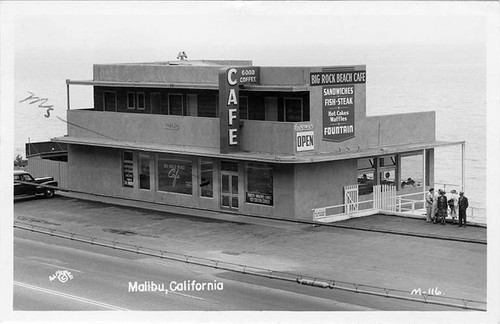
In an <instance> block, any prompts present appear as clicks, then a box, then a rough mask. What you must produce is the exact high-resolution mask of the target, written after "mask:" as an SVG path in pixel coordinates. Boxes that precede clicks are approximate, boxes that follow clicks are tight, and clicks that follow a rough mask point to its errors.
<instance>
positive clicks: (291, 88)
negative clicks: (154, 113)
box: [66, 79, 309, 92]
mask: <svg viewBox="0 0 500 324" xmlns="http://www.w3.org/2000/svg"><path fill="white" fill-rule="evenodd" d="M66 84H67V85H88V86H102V87H125V88H169V89H200V90H219V85H218V84H213V83H179V82H131V81H93V80H70V79H66ZM240 89H241V90H248V91H280V92H300V91H307V90H308V89H309V86H308V85H305V84H297V85H244V86H241V87H240Z"/></svg>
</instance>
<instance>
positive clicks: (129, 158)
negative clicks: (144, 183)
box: [122, 151, 134, 188]
mask: <svg viewBox="0 0 500 324" xmlns="http://www.w3.org/2000/svg"><path fill="white" fill-rule="evenodd" d="M122 171H123V186H124V187H132V188H133V187H134V152H130V151H123V160H122Z"/></svg>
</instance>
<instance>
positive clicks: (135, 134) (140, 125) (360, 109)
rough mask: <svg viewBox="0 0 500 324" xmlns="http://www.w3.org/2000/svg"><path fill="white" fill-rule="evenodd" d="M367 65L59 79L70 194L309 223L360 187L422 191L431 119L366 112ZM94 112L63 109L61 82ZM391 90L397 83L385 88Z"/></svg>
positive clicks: (429, 177)
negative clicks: (78, 91) (83, 93)
mask: <svg viewBox="0 0 500 324" xmlns="http://www.w3.org/2000/svg"><path fill="white" fill-rule="evenodd" d="M367 82H370V81H369V74H367V69H366V66H364V65H352V66H323V67H278V66H253V65H252V62H251V61H241V60H238V61H215V60H196V61H187V60H181V61H171V62H152V63H130V64H96V65H94V67H93V80H66V84H67V89H68V111H67V122H68V123H67V135H65V136H62V137H58V138H54V139H52V140H53V141H56V142H61V143H65V144H67V147H68V175H69V188H70V189H74V190H78V191H81V192H87V193H91V194H101V195H107V196H111V197H116V198H123V199H133V200H140V201H144V202H151V203H159V204H165V205H171V206H176V207H179V208H181V209H182V212H185V213H189V212H190V211H192V209H197V210H209V211H216V212H221V211H222V212H228V213H235V214H241V215H257V216H269V217H276V218H289V219H301V220H312V218H313V215H312V211H311V210H312V209H313V208H320V207H324V206H332V205H337V204H343V203H344V199H345V196H344V188H345V187H346V186H351V185H358V188H359V197H360V200H363V199H366V200H368V199H371V196H372V194H373V186H374V185H376V184H390V185H394V186H396V188H397V191H398V193H409V192H424V191H425V190H426V188H428V187H429V186H432V185H433V181H434V172H433V168H434V149H435V148H436V147H440V146H447V145H457V144H461V143H450V142H442V141H437V140H436V138H435V112H433V111H430V112H417V113H404V114H394V115H383V116H368V115H367V113H366V106H367V100H366V99H367V98H366V83H367ZM74 85H87V86H91V87H93V97H94V98H93V102H94V107H92V108H84V107H70V86H71V87H72V86H74ZM394 86H395V87H397V85H394Z"/></svg>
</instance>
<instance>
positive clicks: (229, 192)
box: [220, 171, 238, 209]
mask: <svg viewBox="0 0 500 324" xmlns="http://www.w3.org/2000/svg"><path fill="white" fill-rule="evenodd" d="M220 176H221V193H220V197H221V200H220V201H221V206H222V207H224V208H230V209H238V173H236V172H227V171H221V175H220Z"/></svg>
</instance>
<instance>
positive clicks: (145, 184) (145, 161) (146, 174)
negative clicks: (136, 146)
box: [139, 153, 151, 189]
mask: <svg viewBox="0 0 500 324" xmlns="http://www.w3.org/2000/svg"><path fill="white" fill-rule="evenodd" d="M139 188H141V189H151V156H150V155H149V154H145V153H139Z"/></svg>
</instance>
